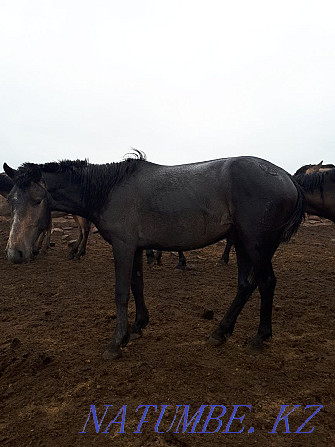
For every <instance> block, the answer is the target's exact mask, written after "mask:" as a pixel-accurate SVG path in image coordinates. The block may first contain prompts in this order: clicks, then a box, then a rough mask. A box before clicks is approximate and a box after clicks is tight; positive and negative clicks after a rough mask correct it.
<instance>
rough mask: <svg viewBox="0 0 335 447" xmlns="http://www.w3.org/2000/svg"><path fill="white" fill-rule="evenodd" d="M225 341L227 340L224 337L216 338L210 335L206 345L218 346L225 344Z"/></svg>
mask: <svg viewBox="0 0 335 447" xmlns="http://www.w3.org/2000/svg"><path fill="white" fill-rule="evenodd" d="M226 341H227V338H226V337H225V336H223V337H220V338H217V336H213V335H211V336H210V337H209V339H208V343H209V344H211V345H212V346H220V345H222V344H223V343H225V342H226Z"/></svg>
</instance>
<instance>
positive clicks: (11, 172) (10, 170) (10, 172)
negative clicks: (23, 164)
mask: <svg viewBox="0 0 335 447" xmlns="http://www.w3.org/2000/svg"><path fill="white" fill-rule="evenodd" d="M3 169H4V171H5V173H6V174H7V175H8V177H10V178H14V177H15V174H16V170H15V169H13V168H11V167H10V166H8V164H7V163H4V164H3Z"/></svg>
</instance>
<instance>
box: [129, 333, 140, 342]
mask: <svg viewBox="0 0 335 447" xmlns="http://www.w3.org/2000/svg"><path fill="white" fill-rule="evenodd" d="M141 337H142V331H140V332H131V333H130V336H129V341H133V340H138V339H139V338H141Z"/></svg>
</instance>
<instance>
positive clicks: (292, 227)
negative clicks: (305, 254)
mask: <svg viewBox="0 0 335 447" xmlns="http://www.w3.org/2000/svg"><path fill="white" fill-rule="evenodd" d="M291 180H292V182H293V183H294V185H295V187H296V188H297V192H298V199H297V203H296V207H295V209H294V212H293V214H292V216H291V217H290V219H289V221H288V222H286V224H285V226H284V227H283V229H282V233H281V236H280V242H288V241H289V240H290V239H291V237H292V236H293V235H294V234H295V233H296V232H297V231H298V228H299V226H300V224H301V222H302V221H303V220H304V219H305V212H306V199H305V196H304V193H303V190H302V188H301V186H300V185H298V183H297V182H296V181H295V180H294V178H293V177H292V176H291Z"/></svg>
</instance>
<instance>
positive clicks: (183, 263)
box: [176, 251, 186, 270]
mask: <svg viewBox="0 0 335 447" xmlns="http://www.w3.org/2000/svg"><path fill="white" fill-rule="evenodd" d="M178 258H179V260H178V264H177V266H176V269H180V270H185V268H186V258H185V256H184V253H183V252H182V251H178Z"/></svg>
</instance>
